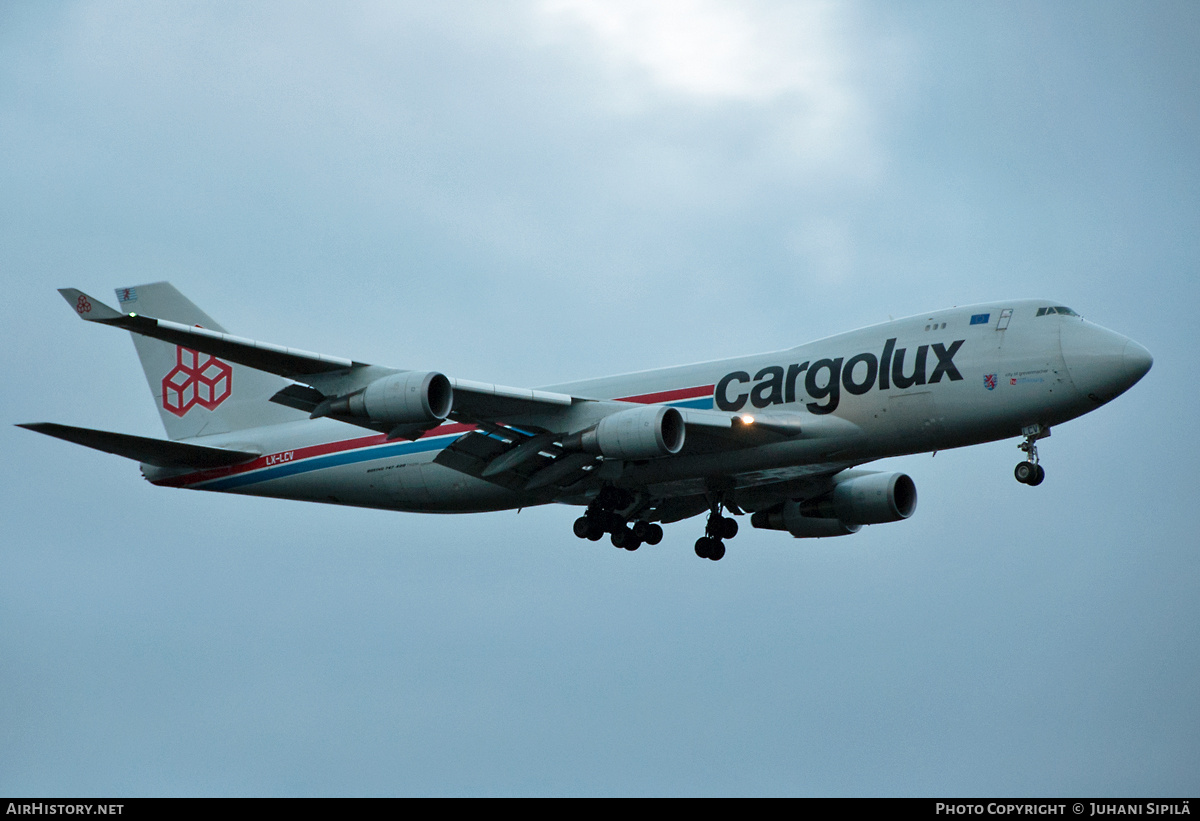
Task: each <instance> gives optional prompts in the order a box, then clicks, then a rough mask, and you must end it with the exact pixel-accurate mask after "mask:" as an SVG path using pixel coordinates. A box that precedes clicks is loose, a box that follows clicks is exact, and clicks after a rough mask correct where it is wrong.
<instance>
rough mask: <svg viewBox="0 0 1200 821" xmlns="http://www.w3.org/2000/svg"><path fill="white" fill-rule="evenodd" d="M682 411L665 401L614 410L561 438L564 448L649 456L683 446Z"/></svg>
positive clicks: (614, 456)
mask: <svg viewBox="0 0 1200 821" xmlns="http://www.w3.org/2000/svg"><path fill="white" fill-rule="evenodd" d="M684 432H685V426H684V423H683V414H681V413H680V412H679V411H677V410H676V409H675V408H671V407H667V406H666V405H643V406H642V407H638V408H630V409H629V410H624V411H618V412H617V413H614V414H612V415H611V416H606V417H604V418H603V419H601V420H600V422H599V424H597V425H595V426H594V427H591V428H588V429H587V430H585V431H581V432H579V433H575V434H571V435H570V436H568V437H566V438H565V439H564V440H563V447H564V448H565V449H567V450H577V451H579V450H581V451H584V452H585V453H599V454H601V455H602V456H604V457H606V458H608V459H653V458H655V457H658V456H671V455H672V454H676V453H679V451H680V450H682V449H683V440H684Z"/></svg>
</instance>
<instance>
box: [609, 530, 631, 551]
mask: <svg viewBox="0 0 1200 821" xmlns="http://www.w3.org/2000/svg"><path fill="white" fill-rule="evenodd" d="M632 540H633V534H632V533H630V532H629V531H628V530H627V529H625V528H623V527H622V528H621V529H619V530H614V531H613V534H612V540H611V541H612V543H613V547H625V545H627V544H629V542H630V541H632Z"/></svg>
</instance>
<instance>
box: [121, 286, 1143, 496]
mask: <svg viewBox="0 0 1200 821" xmlns="http://www.w3.org/2000/svg"><path fill="white" fill-rule="evenodd" d="M1054 304H1055V303H1052V302H1050V301H1037V300H1017V301H1011V302H997V303H992V304H987V305H975V306H968V307H964V308H954V309H949V310H944V311H938V312H935V313H931V314H927V315H920V316H915V317H909V318H906V319H900V320H895V321H892V322H887V323H883V324H880V325H875V326H871V327H868V328H861V329H859V330H855V331H850V332H848V333H844V334H838V335H836V336H831V337H828V338H826V339H822V340H818V341H816V342H810V343H807V344H805V345H801V346H799V347H796V348H792V349H788V350H783V351H775V352H772V353H764V354H757V355H753V356H744V357H739V358H736V359H727V360H720V361H713V362H704V363H697V364H692V365H684V366H679V367H674V368H666V369H662V370H654V371H643V372H639V373H632V374H624V375H620V376H611V377H605V378H600V379H591V380H587V381H582V382H573V383H569V384H562V385H554V386H549V387H548V388H547V390H552V391H556V392H561V393H569V394H571V395H574V396H580V397H585V398H591V399H620V400H625V401H629V402H640V403H651V402H653V403H662V404H669V405H674V406H676V407H680V408H697V409H715V410H720V411H730V412H737V413H748V414H755V413H759V414H766V415H771V414H776V415H778V414H787V415H799V418H800V419H801V427H802V428H803V425H804V422H803V420H806V419H807V420H811V421H812V422H813V423H814V424H817V423H820V424H822V425H824V426H825V429H827V430H833V431H835V432H834V433H832V434H828V435H823V436H818V437H806V436H799V437H795V438H786V437H778V438H773V439H771V440H770V441H764V442H762V443H760V444H755V445H753V446H749V447H744V448H739V449H734V450H730V449H728V448H711V447H710V448H706V447H705V446H704V443H703V441H702V440H701V439H699V438H697V440H696V441H695V442H693V441H691V440H689V441H688V442H687V444H685V446H684V449H683V451H682V452H681V453H679V454H678V455H674V456H671V457H670V458H661V459H648V460H644V461H640V462H626V463H620V464H619V465H614V466H613V467H612V468H611V470H609V471H608V472H607V473H606V474H605V477H606V480H607V481H610V482H611V483H612V484H615V485H617V486H621V485H623V484H627V485H629V486H631V487H634V486H636V487H638V488H642V489H644V490H646V491H647V492H649V493H651V494H658V495H661V496H663V497H674V496H682V495H687V494H689V493H702V492H703V489H704V487H705V486H706V485H708V484H710V483H712V482H713V481H714V480H719V481H721V482H723V483H725V486H726V487H730V488H741V489H744V491H745V499H747V500H751V504H750V505H749V506H750V507H753V504H752V500H753V498H754V496H755V494H756V493H759V494H765V496H764V498H768V497H770V488H771V487H772V486H773V485H778V484H779V483H785V482H788V481H793V480H799V479H802V478H803V477H804V476H805V475H807V474H815V473H826V474H827V473H829V471H830V469H831V467H832V468H833V469H838V468H839V467H844V466H850V465H854V464H861V463H863V462H867V461H871V460H874V459H879V458H883V457H887V456H896V455H901V454H907V453H917V452H924V451H930V450H937V449H944V448H952V447H960V446H963V445H970V444H976V443H979V442H985V441H991V440H996V439H1004V438H1009V437H1013V436H1018V435H1020V434H1021V432H1022V429H1023V428H1026V427H1027V426H1030V425H1040V426H1042V427H1043V428H1048V427H1049V426H1051V425H1056V424H1060V423H1062V422H1065V421H1067V420H1069V419H1073V418H1075V417H1077V416H1080V415H1082V414H1084V413H1087V412H1088V411H1090V410H1093V409H1095V408H1096V407H1098V406H1099V405H1101V404H1103V403H1105V402H1107V401H1109V400H1111V399H1112V398H1114V397H1115V396H1117V395H1118V394H1120V393H1122V392H1123V391H1125V390H1127V389H1128V388H1129V387H1130V386H1131V385H1133V384H1134V383H1135V382H1136V381H1137V380H1138V379H1140V378H1141V376H1142V375H1144V374H1145V372H1146V371H1147V370H1148V369H1149V367H1150V361H1151V360H1150V356H1149V354H1148V353H1147V352H1146V351H1145V349H1144V348H1142V347H1141V346H1139V345H1137V343H1134V342H1132V341H1130V340H1128V339H1127V338H1125V337H1123V336H1120V335H1119V334H1116V333H1114V332H1112V331H1108V330H1106V329H1104V328H1101V327H1099V326H1097V325H1094V324H1092V323H1089V322H1087V321H1086V320H1083V319H1082V318H1080V317H1078V316H1074V315H1068V314H1067V313H1066V312H1065V309H1063V311H1064V312H1063V313H1055V312H1050V313H1042V315H1038V312H1039V311H1040V310H1042V309H1047V308H1051V309H1052V308H1053V306H1054ZM793 418H795V417H793ZM839 424H841V425H842V427H841V428H838V427H837V425H839ZM831 425H832V427H831ZM468 430H470V426H468V425H462V424H453V423H447V424H443V425H442V426H441V427H438V428H435V429H434V430H432V431H430V432H429V433H428V434H426V435H425V436H423V437H422V438H420V439H418V440H416V441H411V442H410V441H401V440H394V441H387V440H386V439H385V437H384V436H383V435H380V434H374V433H370V432H367V431H363V430H361V429H359V428H355V427H352V426H349V425H346V424H343V423H341V422H337V421H332V420H329V419H317V420H309V419H307V418H298V419H297V421H295V422H288V423H283V424H276V425H270V426H267V427H261V428H254V429H251V430H244V431H239V432H237V433H230V434H220V435H214V436H207V437H200V438H198V439H196V440H193V441H197V442H200V441H202V442H203V443H204V444H208V445H213V446H218V447H225V448H232V449H238V450H253V451H255V452H258V453H262V454H263V456H262V457H261V458H259V459H257V460H255V461H254V462H252V463H249V464H247V465H240V466H237V467H233V468H222V469H218V470H210V471H201V472H192V473H186V474H180V473H178V472H171V471H166V470H161V469H156V468H151V467H148V466H144V468H143V470H144V471H145V473H146V475H147V478H149V479H150V480H151V481H153V482H155V483H156V484H163V485H169V486H177V487H190V488H195V489H202V490H216V491H226V492H234V493H248V494H255V495H263V496H274V497H281V498H291V499H303V500H308V501H322V502H331V503H336V504H349V505H359V506H364V507H376V508H387V509H394V510H414V511H430V512H466V511H480V510H497V509H505V508H513V507H519V506H526V505H532V504H539V503H544V502H548V501H566V502H578V503H585V502H586V501H587V499H586V497H584V496H581V497H578V498H575V497H563V496H559V497H557V498H555V497H550V496H547V495H545V493H537V492H518V491H513V490H509V489H506V488H504V487H500V486H498V485H495V484H492V483H491V482H488V481H485V480H482V479H475V478H472V477H471V476H467V475H465V474H463V473H460V472H457V471H455V470H451V469H450V468H447V467H443V466H442V465H439V464H434V463H433V459H434V458H435V457H436V456H437V454H438V452H439V451H440V450H442V449H443V448H445V447H446V446H448V445H449V444H450V443H452V442H453V441H454V440H455V439H456V438H458V437H459V436H461V435H462V434H463V433H464V432H466V431H468ZM839 430H840V431H841V432H840V433H839V432H837V431H839Z"/></svg>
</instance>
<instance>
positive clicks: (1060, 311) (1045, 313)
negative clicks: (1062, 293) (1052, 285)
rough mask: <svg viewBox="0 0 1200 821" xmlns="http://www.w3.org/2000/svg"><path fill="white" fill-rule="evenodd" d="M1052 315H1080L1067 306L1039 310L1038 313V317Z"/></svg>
mask: <svg viewBox="0 0 1200 821" xmlns="http://www.w3.org/2000/svg"><path fill="white" fill-rule="evenodd" d="M1050 314H1062V315H1063V316H1079V314H1077V313H1075V312H1074V311H1072V310H1071V309H1070V308H1067V307H1066V306H1063V305H1057V306H1055V307H1053V308H1038V312H1037V315H1038V316H1048V315H1050Z"/></svg>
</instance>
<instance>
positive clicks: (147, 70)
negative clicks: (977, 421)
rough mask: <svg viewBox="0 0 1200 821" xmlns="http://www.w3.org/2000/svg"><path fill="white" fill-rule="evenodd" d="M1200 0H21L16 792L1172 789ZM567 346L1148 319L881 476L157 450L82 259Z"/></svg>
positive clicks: (1192, 329)
mask: <svg viewBox="0 0 1200 821" xmlns="http://www.w3.org/2000/svg"><path fill="white" fill-rule="evenodd" d="M1198 46H1200V6H1197V4H1196V3H1194V2H1179V3H1172V2H1155V3H1138V2H1127V3H1106V2H1096V1H1094V0H1088V2H1056V3H1049V2H1047V3H1022V2H1004V3H986V2H977V3H952V2H905V3H890V2H881V3H855V2H838V3H800V2H783V3H773V2H746V1H745V0H742V1H741V2H737V3H718V2H699V0H696V1H695V2H691V1H689V0H671V1H670V2H667V1H666V0H663V1H662V2H656V3H653V4H646V3H639V2H624V1H623V0H621V1H616V0H614V1H613V2H599V1H598V0H597V2H588V0H546V1H545V2H533V1H532V0H530V1H529V2H478V3H471V2H462V3H438V4H428V3H403V2H379V3H335V4H321V3H307V4H301V3H293V2H289V3H266V4H264V3H232V2H228V3H224V2H204V3H184V2H177V3H169V4H164V3H91V2H78V3H43V2H15V1H14V0H6V1H5V2H0V58H2V59H0V278H2V282H3V284H4V286H5V291H6V293H7V295H8V300H7V302H6V304H5V306H4V307H3V308H0V322H2V323H3V325H2V327H3V329H4V331H5V333H6V335H7V344H5V345H3V346H0V364H2V367H3V373H4V374H5V382H6V388H7V389H6V390H5V391H3V393H0V411H2V412H0V422H3V423H4V425H3V426H0V448H2V452H3V454H4V459H3V460H2V467H0V470H2V471H3V473H0V476H2V477H3V479H2V481H3V488H4V491H5V492H4V493H3V495H2V497H0V517H2V519H0V521H2V522H3V526H4V533H5V536H4V539H3V541H2V543H0V794H20V795H37V796H51V795H77V796H85V795H293V794H295V795H308V794H319V795H358V794H382V795H390V794H438V795H459V794H489V795H497V794H498V795H506V794H566V795H575V794H601V795H610V794H611V795H627V794H668V795H670V794H707V793H714V794H789V795H790V794H800V795H805V794H817V795H863V794H867V795H877V794H883V795H906V794H916V795H933V796H952V795H972V794H989V795H1042V796H1051V795H1134V796H1163V795H1195V794H1196V793H1197V791H1198V790H1200V698H1198V697H1197V694H1198V693H1200V601H1198V599H1197V590H1198V589H1200V557H1198V544H1200V539H1198V538H1197V536H1196V526H1195V524H1194V520H1193V514H1194V512H1195V505H1196V499H1195V496H1196V493H1195V491H1196V487H1197V479H1196V470H1197V465H1198V464H1200V446H1198V444H1197V434H1196V423H1197V416H1196V414H1197V410H1196V409H1197V405H1198V400H1200V389H1198V387H1197V364H1196V363H1197V357H1198V356H1200V344H1198V341H1200V335H1198V334H1197V331H1196V315H1197V312H1198V311H1200V285H1198V278H1197V270H1196V269H1197V260H1198V259H1200V97H1198V96H1197V93H1196V89H1197V88H1200V48H1198ZM159 279H169V280H171V281H172V282H174V283H175V285H176V286H177V287H179V288H180V289H181V290H182V291H183V292H184V293H185V294H187V295H188V296H189V297H191V298H192V299H193V300H194V301H195V302H197V303H198V304H199V305H200V306H202V307H203V308H204V309H205V310H206V311H208V312H209V313H210V314H212V315H213V316H214V317H215V318H217V319H218V320H219V321H220V322H222V323H223V324H224V325H225V326H226V327H227V328H229V329H230V330H231V331H232V332H234V333H237V334H240V335H244V336H250V337H254V338H258V339H264V340H268V341H272V342H277V343H280V344H287V345H292V346H296V347H300V348H305V349H309V350H316V351H321V352H325V353H329V354H335V355H342V356H349V357H353V358H356V359H359V360H363V361H370V362H378V363H381V364H386V365H392V366H396V367H412V368H422V369H437V370H440V371H442V372H444V373H447V374H449V375H450V376H454V377H460V378H465V379H476V380H484V381H490V382H499V383H502V384H511V385H528V386H535V385H543V384H551V383H554V382H564V381H568V380H573V379H578V378H583V377H587V376H593V375H602V374H609V373H619V372H622V371H629V370H639V369H643V368H650V367H656V366H666V365H672V364H679V363H682V362H690V361H696V360H703V359H713V358H720V357H725V356H733V355H737V354H744V353H752V352H757V351H763V350H771V349H776V348H782V347H787V346H792V345H796V344H800V343H802V342H806V341H809V340H812V339H815V338H818V337H821V336H824V335H827V334H830V333H836V332H838V331H842V330H848V329H851V328H855V327H859V326H862V325H866V324H871V323H874V322H878V321H882V320H886V319H887V318H888V317H889V316H894V317H900V316H904V315H908V314H913V313H920V312H924V311H928V310H933V309H938V308H944V307H949V306H951V305H956V304H967V303H972V302H978V301H985V300H994V299H1003V298H1015V297H1039V298H1046V299H1048V300H1052V301H1053V302H1055V303H1056V304H1063V305H1068V306H1070V307H1072V308H1073V309H1075V310H1076V311H1078V312H1079V313H1081V314H1083V315H1084V316H1085V317H1087V318H1089V319H1091V320H1093V321H1095V322H1098V323H1100V324H1101V325H1104V326H1107V327H1110V328H1112V329H1114V330H1116V331H1118V332H1120V333H1123V334H1126V335H1128V336H1130V337H1132V338H1133V339H1136V340H1137V341H1139V342H1140V343H1142V344H1143V345H1145V346H1146V347H1147V348H1148V349H1149V350H1150V351H1151V352H1152V353H1153V354H1154V357H1155V365H1154V369H1153V370H1152V371H1151V372H1150V374H1149V375H1148V376H1147V377H1146V378H1145V379H1144V380H1143V381H1142V382H1141V383H1140V384H1138V385H1137V386H1135V387H1134V388H1133V389H1132V390H1131V391H1130V392H1129V393H1128V394H1126V395H1125V396H1122V397H1120V398H1119V399H1117V400H1116V401H1115V402H1113V403H1112V404H1111V405H1108V406H1105V407H1103V408H1101V409H1099V410H1098V411H1096V412H1095V413H1093V414H1091V415H1089V416H1087V417H1084V418H1082V419H1078V420H1076V421H1074V422H1071V423H1069V424H1067V425H1065V426H1062V427H1059V428H1056V429H1055V430H1054V435H1053V437H1052V438H1051V439H1049V440H1047V441H1045V442H1044V443H1042V444H1041V447H1040V451H1041V455H1042V461H1043V465H1044V466H1045V467H1046V470H1047V479H1046V481H1045V483H1044V484H1043V485H1042V486H1041V487H1038V488H1036V489H1034V488H1029V487H1025V486H1023V485H1019V484H1017V483H1016V482H1015V481H1014V480H1013V477H1012V468H1013V466H1014V465H1015V464H1016V462H1017V461H1018V460H1019V458H1020V457H1021V454H1020V453H1019V452H1018V451H1017V449H1016V447H1015V446H1014V445H1015V443H1016V440H1009V441H1004V442H997V443H993V444H990V445H984V446H979V447H974V448H969V449H965V450H958V451H943V452H941V453H939V454H937V456H936V458H930V457H929V456H928V455H925V456H913V457H908V458H905V459H898V460H891V461H889V462H887V463H885V466H886V467H889V468H891V469H899V470H904V471H906V472H908V473H909V474H910V475H911V476H912V477H913V478H914V480H915V481H916V483H917V486H918V488H919V492H920V505H919V508H918V510H917V513H916V515H915V516H914V517H913V518H912V519H911V520H908V521H906V522H901V523H896V524H890V525H880V526H873V527H868V528H865V529H864V530H863V531H862V532H861V533H859V534H857V535H855V536H852V537H849V538H845V539H833V540H821V541H813V540H794V539H792V538H791V537H790V536H788V535H787V534H785V533H777V532H769V531H753V530H751V529H750V528H748V527H745V528H743V531H742V535H739V536H738V537H737V539H735V540H733V541H732V542H730V543H729V553H728V555H727V556H726V558H725V559H724V560H723V561H721V562H719V563H714V562H706V561H702V560H699V559H697V558H696V557H695V555H694V554H693V553H692V544H693V542H694V541H695V539H696V537H697V536H699V535H700V533H701V530H702V527H703V523H702V520H699V519H697V520H691V521H688V522H683V523H679V524H676V525H672V526H669V527H668V528H667V535H666V538H665V539H664V541H663V543H662V544H661V545H659V546H657V547H654V548H651V547H649V546H647V547H644V548H643V549H641V550H639V551H637V552H636V553H627V552H626V551H622V550H617V549H614V548H612V547H611V546H609V545H608V543H607V541H605V542H600V543H591V542H580V541H579V540H577V539H575V538H574V537H573V536H572V535H571V530H570V525H571V521H572V520H573V519H574V518H575V517H576V516H577V515H578V511H577V510H574V509H569V508H560V507H553V508H535V509H526V510H524V511H523V512H522V513H520V514H519V515H518V514H517V513H516V512H509V513H497V514H487V515H468V516H422V515H417V514H397V513H386V512H380V511H366V510H354V509H342V508H336V507H329V506H318V505H306V504H302V503H298V502H286V501H277V500H265V499H252V498H242V497H236V496H226V495H220V494H204V493H191V492H185V491H179V490H167V489H159V488H154V487H152V486H150V485H149V484H147V483H146V482H145V481H143V480H142V478H141V477H140V475H139V474H138V471H137V467H136V465H134V464H133V463H132V462H129V461H127V460H123V459H120V458H117V457H112V456H107V455H105V454H101V453H97V452H93V451H89V450H86V449H83V448H79V447H76V446H73V445H69V444H67V443H64V442H58V441H54V440H51V439H47V438H45V437H41V436H37V435H35V434H33V433H30V432H28V431H25V430H21V429H18V428H15V427H12V424H14V423H18V422H33V421H54V422H63V423H67V424H76V425H85V426H93V427H98V428H104V429H109V430H119V431H124V432H128V433H135V434H140V435H149V436H162V435H163V433H162V428H161V424H160V422H159V420H158V417H157V414H156V412H155V410H154V407H153V404H152V403H151V401H150V399H149V395H148V391H147V388H146V384H145V380H144V378H143V376H142V374H141V371H140V368H139V367H138V365H137V361H136V358H135V356H134V351H133V346H132V345H131V344H130V343H129V342H128V341H127V339H126V338H124V337H125V336H126V335H125V334H123V333H118V332H115V331H111V330H109V329H105V328H100V327H95V326H88V325H85V323H82V322H80V321H78V320H77V319H76V318H75V317H74V316H72V312H71V311H70V310H69V309H68V307H67V306H66V305H64V304H63V302H62V300H61V298H60V297H59V296H58V294H57V293H55V288H58V287H65V286H74V287H79V288H82V289H84V290H87V291H89V292H91V293H93V294H96V295H97V296H99V297H100V298H102V299H106V298H107V297H108V296H109V295H110V294H111V288H113V287H116V286H125V285H132V284H138V283H142V282H149V281H154V280H159Z"/></svg>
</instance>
